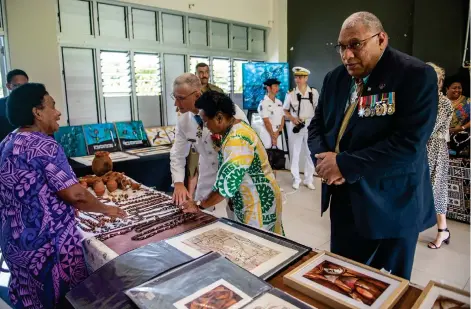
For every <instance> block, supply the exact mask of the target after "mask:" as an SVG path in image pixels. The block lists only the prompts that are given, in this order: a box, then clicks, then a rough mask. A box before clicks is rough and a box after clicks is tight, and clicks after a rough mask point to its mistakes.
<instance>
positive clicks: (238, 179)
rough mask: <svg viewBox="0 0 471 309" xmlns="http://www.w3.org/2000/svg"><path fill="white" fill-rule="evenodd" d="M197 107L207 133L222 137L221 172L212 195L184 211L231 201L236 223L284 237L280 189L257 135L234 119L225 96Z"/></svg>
mask: <svg viewBox="0 0 471 309" xmlns="http://www.w3.org/2000/svg"><path fill="white" fill-rule="evenodd" d="M195 106H196V108H198V109H199V110H200V115H201V117H202V118H203V121H204V122H205V124H206V126H207V127H208V129H209V130H210V131H211V132H212V133H214V134H219V135H221V136H222V139H221V147H220V150H219V169H218V173H217V177H216V183H215V184H214V186H213V192H211V193H210V194H209V196H208V197H207V198H206V199H205V200H203V201H188V202H187V203H185V204H184V205H183V206H182V208H183V211H185V212H197V211H199V209H200V208H202V209H204V208H208V207H212V206H214V205H216V204H218V203H220V202H222V201H223V200H224V199H226V198H230V199H232V201H233V203H234V214H235V220H237V221H238V222H241V223H244V224H247V225H250V226H253V227H256V228H260V229H263V230H267V231H270V232H274V233H277V234H281V235H283V234H284V233H283V226H282V223H281V207H282V197H281V191H280V187H279V186H278V184H277V182H276V180H275V176H274V174H273V171H272V169H271V167H270V163H269V162H268V157H267V152H266V151H265V148H264V146H263V144H262V141H261V140H260V138H259V137H258V135H257V133H255V131H254V130H253V129H252V128H251V127H250V126H249V125H248V124H246V123H245V122H242V121H240V120H237V119H236V118H234V115H235V108H234V103H233V102H232V100H231V98H229V97H228V96H226V95H224V94H221V93H217V92H213V91H211V92H206V93H204V94H203V95H202V96H201V97H200V98H199V99H198V100H197V101H196V104H195Z"/></svg>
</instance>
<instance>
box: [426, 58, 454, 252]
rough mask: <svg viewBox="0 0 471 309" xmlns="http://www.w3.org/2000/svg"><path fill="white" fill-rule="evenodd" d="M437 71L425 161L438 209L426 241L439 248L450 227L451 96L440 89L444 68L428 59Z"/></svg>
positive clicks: (448, 237) (432, 247)
mask: <svg viewBox="0 0 471 309" xmlns="http://www.w3.org/2000/svg"><path fill="white" fill-rule="evenodd" d="M427 64H428V65H430V66H431V67H432V68H434V69H435V72H436V73H437V80H438V113H437V120H436V122H435V127H434V128H433V132H432V136H430V139H429V141H428V143H427V154H428V165H429V167H430V179H431V181H432V187H433V199H434V202H435V211H436V213H437V227H438V234H437V237H436V238H435V240H434V241H432V242H430V243H429V244H428V247H429V248H430V249H439V248H440V247H441V246H442V243H446V244H448V243H449V242H450V236H451V234H450V231H449V230H448V228H447V226H446V211H447V207H448V165H449V163H448V146H447V139H448V130H449V128H450V121H451V116H452V114H453V107H452V106H451V102H450V100H449V99H448V98H447V97H445V96H444V95H443V94H442V93H441V92H440V90H441V89H442V87H443V80H444V78H445V70H444V69H442V68H441V67H439V66H437V65H435V64H434V63H431V62H428V63H427Z"/></svg>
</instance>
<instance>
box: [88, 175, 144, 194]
mask: <svg viewBox="0 0 471 309" xmlns="http://www.w3.org/2000/svg"><path fill="white" fill-rule="evenodd" d="M79 182H80V185H81V186H83V187H84V188H87V187H92V188H93V190H94V191H95V193H96V190H95V183H97V182H101V183H102V184H103V185H105V186H106V189H108V192H110V193H112V192H114V191H116V190H117V189H121V190H127V189H129V188H132V189H133V190H139V189H140V188H141V184H140V183H137V182H133V181H132V180H130V179H129V178H128V177H126V176H125V175H124V173H118V172H113V171H108V172H106V173H105V174H103V175H101V176H94V175H87V176H84V177H81V178H80V179H79ZM100 188H101V187H100ZM99 192H101V190H99ZM103 194H104V192H103ZM103 194H102V195H103ZM102 195H98V194H97V196H102Z"/></svg>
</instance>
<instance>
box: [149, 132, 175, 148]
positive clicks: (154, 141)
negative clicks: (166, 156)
mask: <svg viewBox="0 0 471 309" xmlns="http://www.w3.org/2000/svg"><path fill="white" fill-rule="evenodd" d="M145 130H146V133H147V138H148V139H149V143H150V145H151V146H162V145H171V144H172V142H171V140H170V138H169V137H168V134H167V132H165V129H164V127H150V128H146V129H145Z"/></svg>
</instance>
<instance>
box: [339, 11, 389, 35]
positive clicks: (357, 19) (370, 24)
mask: <svg viewBox="0 0 471 309" xmlns="http://www.w3.org/2000/svg"><path fill="white" fill-rule="evenodd" d="M359 25H362V26H364V27H365V29H366V30H368V31H371V32H374V33H378V32H384V28H383V24H381V21H380V20H379V18H378V17H376V15H374V14H372V13H370V12H356V13H353V14H352V15H350V16H349V17H348V18H347V19H345V21H344V22H343V25H342V29H349V28H354V27H357V26H359Z"/></svg>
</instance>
